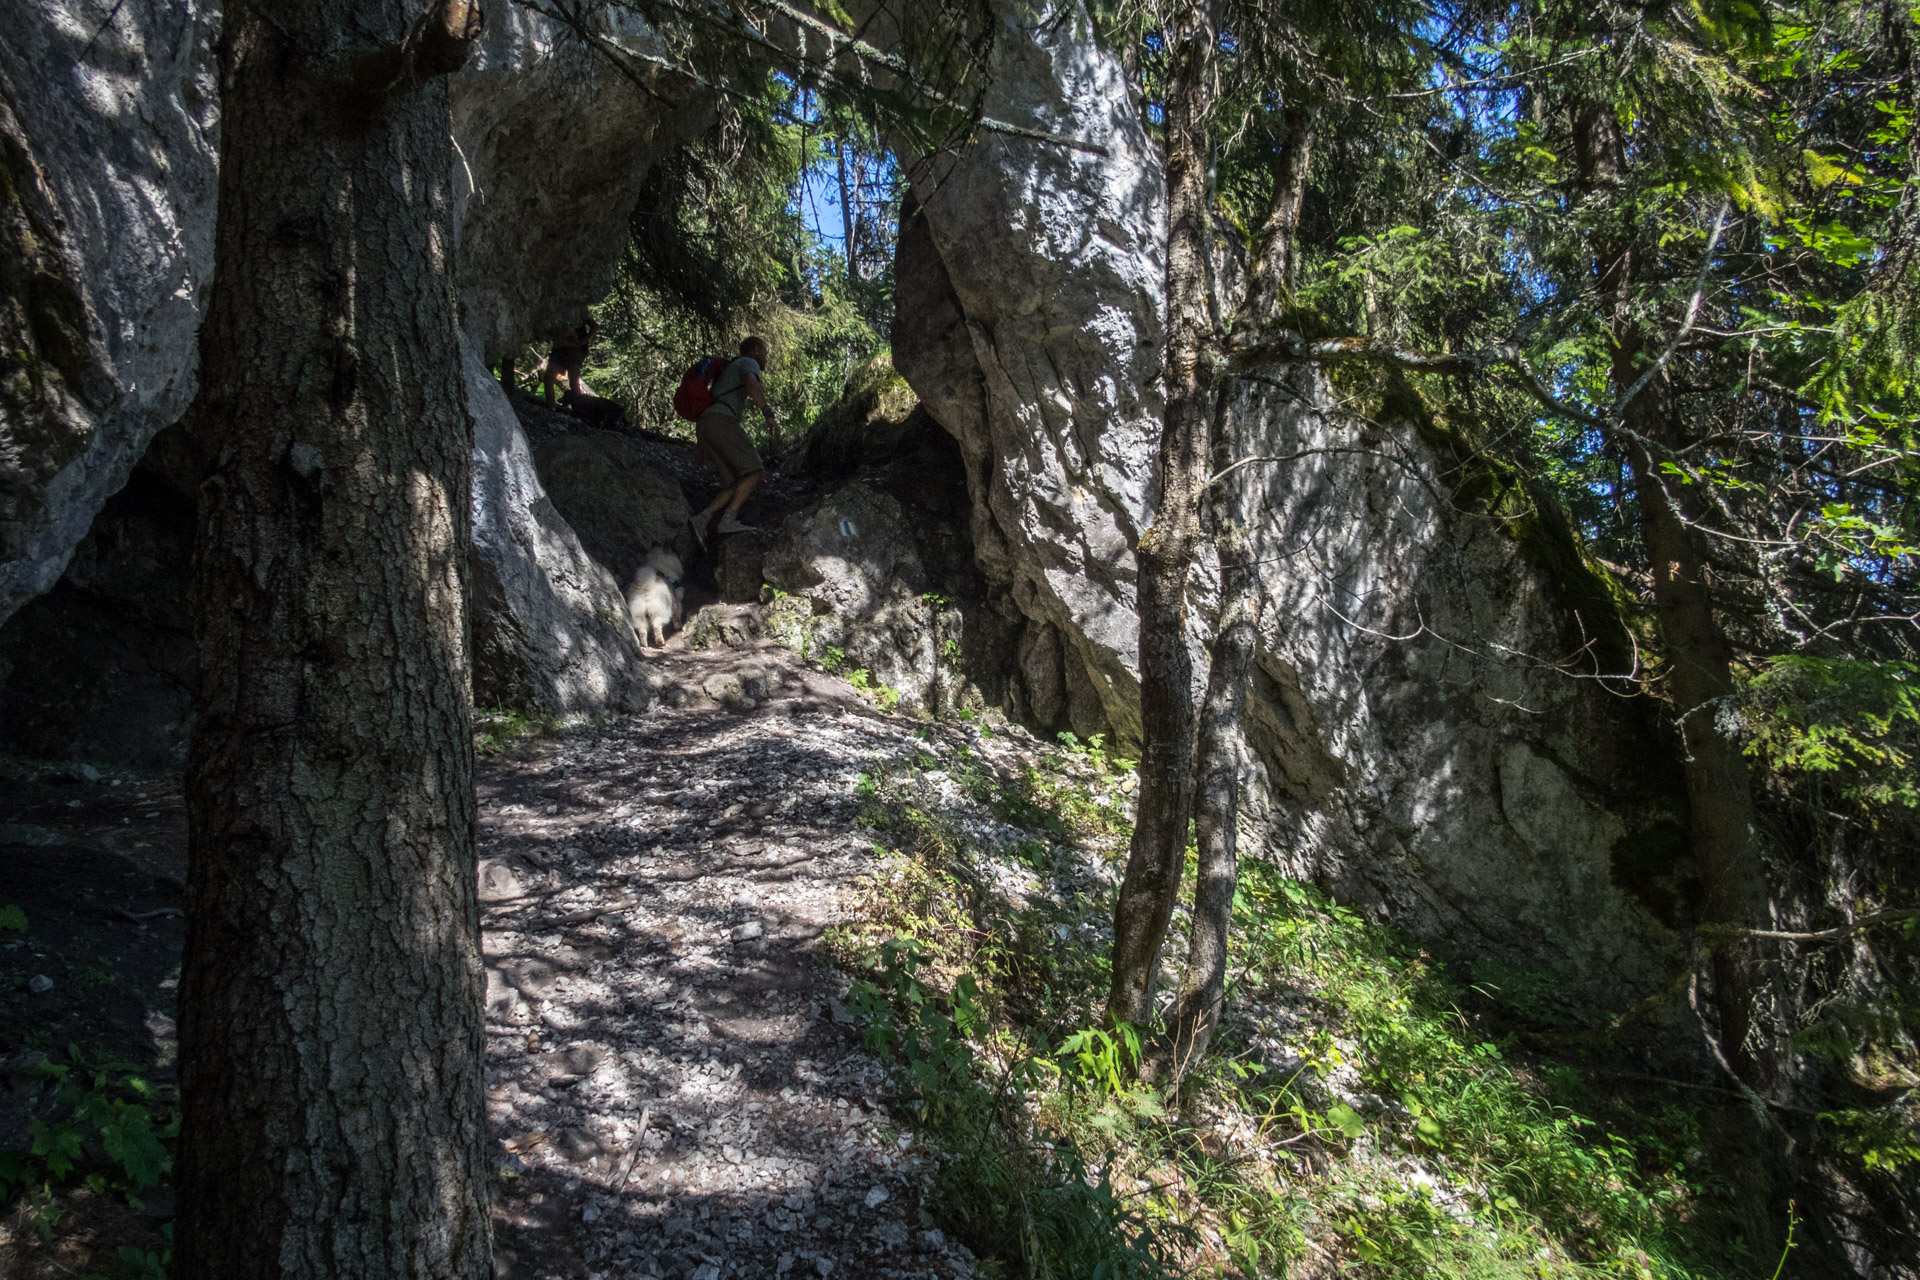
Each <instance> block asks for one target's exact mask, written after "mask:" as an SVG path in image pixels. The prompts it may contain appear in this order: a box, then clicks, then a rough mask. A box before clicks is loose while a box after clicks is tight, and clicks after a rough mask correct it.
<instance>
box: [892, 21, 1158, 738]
mask: <svg viewBox="0 0 1920 1280" xmlns="http://www.w3.org/2000/svg"><path fill="white" fill-rule="evenodd" d="M1044 9H1045V10H1046V11H1045V12H1041V13H1036V14H1032V15H1028V16H1025V17H1023V18H1022V19H1020V20H1019V21H1015V20H1014V19H1013V18H1012V17H1011V16H1009V17H1008V18H1007V19H1006V20H1005V21H1004V22H1003V24H1002V28H1001V30H1000V31H999V32H998V33H997V37H996V40H995V43H994V52H993V66H992V68H991V85H992V87H991V89H990V90H989V91H988V94H987V100H986V103H985V107H986V111H987V114H988V115H990V116H992V117H993V118H994V119H996V120H999V121H1002V122H1004V123H1006V124H1010V125H1013V126H1016V127H1019V128H1023V129H1030V130H1034V131H1036V132H1040V133H1046V134H1051V135H1056V136H1060V137H1064V138H1067V139H1070V140H1071V143H1070V144H1068V145H1062V144H1061V143H1057V142H1049V141H1042V140H1038V139H1034V138H1027V137H1020V136H1016V135H1012V134H1008V133H1003V132H992V131H983V132H981V133H980V134H979V135H978V139H979V140H978V142H977V143H976V144H975V145H973V146H971V147H969V148H968V149H967V150H966V151H965V152H964V153H963V154H961V155H960V156H959V157H957V158H955V159H952V160H950V161H942V162H940V163H939V164H938V165H936V166H935V167H934V169H933V170H932V171H931V172H926V171H923V172H922V173H921V174H920V175H919V180H918V181H916V183H915V186H914V199H913V200H910V201H909V202H908V206H907V208H905V209H904V210H903V211H902V216H901V237H900V247H899V255H898V263H897V267H896V282H895V288H896V298H897V302H896V310H895V314H896V316H897V317H898V319H897V320H896V328H895V333H894V339H893V350H894V359H895V363H896V366H897V367H898V368H899V370H900V372H901V373H902V374H903V375H904V376H905V377H906V379H907V381H908V382H909V383H911V384H912V386H913V388H914V390H915V391H916V392H917V393H918V394H919V396H920V398H921V401H922V403H924V404H925V405H926V406H927V408H928V410H929V411H930V412H931V413H932V414H933V415H934V417H936V418H937V419H939V420H940V422H941V423H943V424H944V425H945V426H947V427H948V428H949V429H950V430H951V431H952V432H953V433H954V435H955V437H956V438H957V439H958V440H959V441H960V445H961V449H962V451H963V453H964V455H965V457H966V460H967V465H968V475H969V483H970V484H971V486H972V487H973V491H974V503H975V509H976V517H975V520H974V538H975V543H976V547H977V549H978V554H979V557H980V565H981V569H982V571H983V572H985V573H986V574H987V576H988V578H989V580H990V581H993V582H995V583H996V584H997V585H1000V586H1002V587H1003V588H1004V589H1005V590H1006V591H1007V592H1008V593H1009V594H1010V596H1011V598H1012V599H1013V601H1014V602H1015V603H1016V604H1017V606H1018V608H1019V610H1020V612H1021V613H1022V614H1024V615H1025V616H1026V617H1027V618H1030V619H1033V620H1035V621H1036V622H1038V623H1044V624H1046V625H1048V626H1050V627H1052V628H1053V629H1054V630H1055V631H1056V632H1057V635H1058V638H1059V641H1060V642H1061V643H1063V644H1064V645H1066V646H1067V647H1068V649H1070V650H1071V653H1072V656H1073V657H1074V658H1076V659H1077V665H1078V666H1079V667H1080V669H1081V671H1080V674H1081V675H1083V676H1085V677H1086V684H1087V685H1088V687H1089V688H1091V689H1092V691H1093V694H1094V697H1095V699H1096V700H1097V702H1098V703H1099V704H1100V706H1101V707H1102V709H1103V711H1104V715H1105V718H1106V719H1107V720H1109V721H1110V722H1111V723H1112V725H1113V726H1114V728H1115V729H1117V730H1119V731H1120V732H1121V733H1122V735H1123V736H1124V735H1125V734H1127V733H1129V732H1137V728H1136V726H1137V725H1138V721H1139V712H1138V696H1137V679H1136V675H1135V671H1134V650H1135V643H1136V637H1135V635H1134V629H1135V624H1134V621H1133V612H1132V603H1133V593H1134V565H1133V551H1132V548H1133V544H1134V542H1135V541H1136V540H1137V538H1138V536H1139V533H1140V531H1141V529H1142V528H1144V527H1145V525H1146V523H1147V521H1148V520H1149V519H1150V518H1151V511H1152V508H1153V504H1154V501H1155V499H1156V494H1155V493H1154V488H1153V470H1154V467H1153V462H1154V453H1155V445H1156V442H1157V440H1158V421H1159V411H1160V393H1159V381H1158V378H1159V366H1160V348H1161V338H1160V335H1161V332H1162V325H1163V319H1162V317H1163V314H1164V310H1165V308H1164V305H1163V301H1162V276H1163V274H1164V271H1163V267H1162V260H1163V253H1162V239H1163V237H1162V235H1161V224H1162V222H1163V221H1164V215H1163V212H1162V210H1163V207H1164V202H1165V184H1164V181H1163V177H1162V173H1161V167H1160V163H1159V159H1158V156H1157V154H1156V153H1155V151H1154V149H1153V146H1152V144H1151V143H1150V141H1149V139H1148V138H1147V135H1146V131H1145V129H1144V128H1143V127H1142V125H1141V122H1140V118H1139V115H1138V114H1137V112H1136V111H1135V110H1134V107H1133V103H1132V100H1131V98H1130V96H1129V94H1128V90H1127V84H1126V79H1125V77H1124V75H1123V73H1122V70H1121V68H1120V65H1119V63H1118V61H1117V60H1115V59H1114V58H1113V57H1111V56H1110V55H1109V54H1108V53H1106V52H1105V51H1103V50H1101V49H1100V48H1099V47H1098V46H1097V45H1096V44H1095V43H1094V42H1093V40H1092V39H1091V36H1090V27H1089V23H1088V19H1087V16H1086V14H1085V13H1084V11H1082V10H1081V8H1080V6H1079V5H1078V4H1066V5H1048V6H1044Z"/></svg>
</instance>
